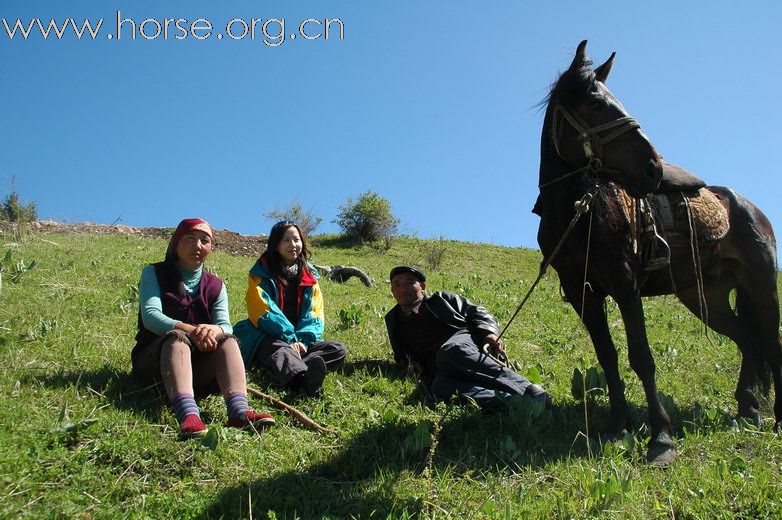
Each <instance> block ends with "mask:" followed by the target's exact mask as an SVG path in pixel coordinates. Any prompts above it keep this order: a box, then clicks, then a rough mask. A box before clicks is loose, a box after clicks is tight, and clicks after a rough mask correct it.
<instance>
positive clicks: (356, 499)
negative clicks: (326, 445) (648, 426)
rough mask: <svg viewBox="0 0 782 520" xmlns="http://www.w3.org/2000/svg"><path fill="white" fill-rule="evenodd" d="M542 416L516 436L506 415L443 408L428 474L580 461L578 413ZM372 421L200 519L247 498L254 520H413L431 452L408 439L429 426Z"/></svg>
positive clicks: (243, 488) (235, 513) (221, 501)
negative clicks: (323, 455) (324, 455)
mask: <svg viewBox="0 0 782 520" xmlns="http://www.w3.org/2000/svg"><path fill="white" fill-rule="evenodd" d="M440 410H442V408H440ZM546 413H547V414H549V417H548V424H547V425H545V426H543V427H536V426H534V425H533V427H532V428H531V429H530V430H529V431H520V430H519V428H518V426H516V425H514V424H512V423H511V421H510V418H509V416H508V414H507V413H492V414H486V413H484V412H481V411H480V410H475V409H465V408H458V407H447V408H446V412H445V413H444V414H443V416H441V420H440V427H441V429H440V433H439V436H438V443H437V449H436V451H435V452H434V455H433V457H432V460H431V464H432V465H431V469H432V472H433V474H436V475H444V474H451V475H454V477H453V478H455V479H458V478H459V477H458V475H463V474H468V473H469V474H471V475H473V477H472V478H484V477H482V476H480V477H475V476H474V475H491V474H494V475H497V474H507V472H508V471H512V469H513V468H519V467H523V466H532V467H543V466H544V465H545V464H547V463H548V462H550V461H552V460H558V459H564V458H569V457H584V456H586V455H587V450H586V447H585V444H584V443H583V442H582V443H580V444H579V443H575V444H574V443H573V439H576V438H578V435H579V426H580V425H581V424H582V421H577V420H573V418H574V417H575V416H577V415H578V414H579V413H581V409H580V407H578V406H576V405H572V406H566V407H558V408H555V409H554V410H552V411H549V412H546ZM379 421H380V422H379V424H374V425H371V426H369V427H367V428H365V429H364V430H362V431H361V432H360V433H358V434H357V435H355V436H353V437H351V438H349V439H345V442H344V445H343V446H342V448H341V449H340V451H339V453H337V454H336V455H335V456H333V457H332V458H330V459H328V460H325V461H322V462H317V463H314V464H312V465H310V466H309V467H307V468H304V469H302V470H295V471H286V472H282V473H279V474H276V475H274V476H272V477H269V478H266V479H261V480H258V481H253V482H248V483H244V484H242V485H239V486H234V487H230V488H226V489H224V490H223V491H222V493H221V494H220V495H219V497H218V498H217V500H215V502H214V504H213V505H212V507H211V508H210V509H209V510H208V511H207V512H205V513H204V517H205V518H221V517H225V518H232V517H239V516H248V512H247V503H248V495H251V496H252V503H253V512H252V516H253V517H255V518H268V517H270V516H272V515H270V513H273V516H274V517H276V518H280V519H282V518H349V517H356V518H388V517H392V518H397V517H400V516H403V515H404V513H405V512H406V513H407V514H408V515H409V516H410V517H418V516H420V515H421V514H422V513H424V508H425V501H426V500H428V499H429V494H430V491H431V490H430V489H429V487H428V486H427V485H422V478H424V477H423V475H424V474H425V473H426V471H427V458H428V456H429V451H430V448H429V447H428V446H427V442H423V443H419V444H418V445H416V441H415V439H416V438H418V439H419V440H420V439H421V438H423V439H431V433H430V432H431V431H432V430H431V426H432V425H431V424H428V423H427V422H426V421H422V422H421V423H415V422H412V421H410V420H409V419H408V418H405V417H403V416H401V415H399V416H393V417H383V418H380V419H379ZM422 424H423V425H424V426H423V428H424V430H423V436H422V437H421V435H420V432H421V425H422ZM427 427H429V429H428V430H427V429H426V428H427ZM509 439H510V440H509ZM399 497H406V498H404V499H400V498H399ZM242 504H243V506H242Z"/></svg>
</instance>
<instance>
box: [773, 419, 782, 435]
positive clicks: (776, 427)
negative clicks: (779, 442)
mask: <svg viewBox="0 0 782 520" xmlns="http://www.w3.org/2000/svg"><path fill="white" fill-rule="evenodd" d="M780 429H782V420H779V421H777V422H775V423H774V432H775V433H779V431H780Z"/></svg>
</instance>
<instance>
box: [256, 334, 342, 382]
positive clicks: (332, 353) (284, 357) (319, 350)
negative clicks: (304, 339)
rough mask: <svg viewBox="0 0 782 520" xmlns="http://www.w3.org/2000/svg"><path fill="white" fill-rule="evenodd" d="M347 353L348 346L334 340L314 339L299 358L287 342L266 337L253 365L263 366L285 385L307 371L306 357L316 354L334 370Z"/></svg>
mask: <svg viewBox="0 0 782 520" xmlns="http://www.w3.org/2000/svg"><path fill="white" fill-rule="evenodd" d="M347 355H348V348H347V347H346V346H345V345H343V344H342V343H337V342H336V341H316V342H315V343H313V344H312V345H310V346H309V348H307V353H306V354H304V356H302V358H301V359H299V355H298V353H297V352H296V351H295V350H293V349H292V348H291V346H290V345H289V344H288V343H285V342H284V341H280V340H278V339H277V338H274V337H271V336H270V337H268V338H266V339H265V340H263V342H262V343H261V345H260V346H259V347H258V351H257V352H256V354H255V361H254V362H253V365H255V366H262V367H263V368H265V369H266V370H267V371H268V372H269V374H270V375H271V377H272V379H273V380H274V382H275V383H277V384H279V385H282V386H285V385H287V384H288V383H290V382H291V380H292V379H293V378H295V377H296V376H297V375H299V374H303V373H304V372H306V371H307V364H306V363H305V361H307V359H309V358H311V357H314V356H317V357H321V358H323V361H325V362H326V368H328V369H329V370H334V369H335V368H337V367H338V366H339V365H340V364H341V363H342V361H344V360H345V357H346V356H347Z"/></svg>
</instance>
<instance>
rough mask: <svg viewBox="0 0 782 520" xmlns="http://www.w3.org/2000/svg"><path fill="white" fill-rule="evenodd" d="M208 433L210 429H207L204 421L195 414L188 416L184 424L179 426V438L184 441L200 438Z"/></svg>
mask: <svg viewBox="0 0 782 520" xmlns="http://www.w3.org/2000/svg"><path fill="white" fill-rule="evenodd" d="M208 431H209V428H207V427H206V425H205V424H204V421H202V420H201V418H200V417H199V416H198V415H196V414H194V413H191V414H190V415H187V416H186V417H185V419H184V420H183V421H182V424H180V425H179V436H180V437H182V438H183V439H189V438H190V437H199V436H201V435H204V434H206V432H208Z"/></svg>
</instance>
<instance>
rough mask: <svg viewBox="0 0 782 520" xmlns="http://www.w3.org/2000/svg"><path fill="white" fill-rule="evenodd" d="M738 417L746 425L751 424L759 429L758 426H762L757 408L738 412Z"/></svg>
mask: <svg viewBox="0 0 782 520" xmlns="http://www.w3.org/2000/svg"><path fill="white" fill-rule="evenodd" d="M739 417H740V418H742V419H746V421H747V422H748V423H750V424H752V425H753V426H757V427H758V428H760V426H761V425H762V424H763V419H761V417H760V412H758V410H757V408H749V409H748V410H740V411H739Z"/></svg>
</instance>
